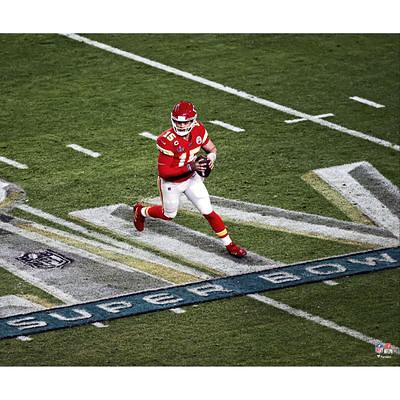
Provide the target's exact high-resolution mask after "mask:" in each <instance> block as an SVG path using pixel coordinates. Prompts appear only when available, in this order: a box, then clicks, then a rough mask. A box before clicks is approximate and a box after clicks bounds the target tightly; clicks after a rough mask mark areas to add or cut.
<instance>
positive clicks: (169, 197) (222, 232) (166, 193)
mask: <svg viewBox="0 0 400 400" xmlns="http://www.w3.org/2000/svg"><path fill="white" fill-rule="evenodd" d="M171 123H172V127H171V128H169V129H168V130H166V131H164V132H163V133H161V135H160V136H158V138H157V149H158V151H159V154H158V189H159V192H160V196H161V202H162V204H161V205H157V206H149V207H145V206H144V205H143V204H141V203H136V204H135V205H134V207H133V213H134V216H133V222H134V225H135V227H136V229H137V230H138V231H143V229H144V223H145V218H148V217H150V218H161V219H164V220H172V219H173V218H174V217H175V216H176V214H177V212H178V208H179V198H180V195H181V194H182V193H184V194H185V195H186V197H187V198H188V199H189V200H190V201H191V202H192V203H193V204H194V206H195V207H196V208H197V209H198V210H199V211H200V213H201V214H203V216H204V217H205V218H206V219H207V221H208V222H209V224H210V226H211V228H212V229H213V230H214V232H215V233H216V235H217V236H218V237H219V238H220V239H221V240H222V242H223V244H224V245H225V246H226V249H227V250H228V252H229V253H230V254H231V255H233V256H235V257H244V256H245V255H246V254H247V252H246V250H245V249H244V248H242V247H239V246H237V245H236V244H235V243H233V242H232V240H231V238H230V237H229V235H228V231H227V229H226V227H225V224H224V222H223V221H222V219H221V217H220V216H219V215H218V214H217V213H216V212H215V211H214V210H213V208H212V205H211V202H210V196H209V194H208V191H207V189H206V187H205V185H204V183H203V180H204V178H202V177H200V175H199V173H200V174H203V173H204V172H205V171H206V170H207V169H213V168H214V163H215V160H216V158H217V148H216V147H215V145H214V143H213V142H212V141H211V140H210V138H209V136H208V133H207V130H206V128H205V127H204V125H203V124H202V123H201V122H200V121H198V120H197V111H196V109H195V107H194V106H193V104H192V103H189V102H186V101H181V102H179V103H177V104H175V106H174V108H173V109H172V112H171ZM201 149H203V150H205V152H206V153H208V154H207V159H203V160H197V159H196V158H197V153H199V151H200V150H201ZM208 172H209V171H208Z"/></svg>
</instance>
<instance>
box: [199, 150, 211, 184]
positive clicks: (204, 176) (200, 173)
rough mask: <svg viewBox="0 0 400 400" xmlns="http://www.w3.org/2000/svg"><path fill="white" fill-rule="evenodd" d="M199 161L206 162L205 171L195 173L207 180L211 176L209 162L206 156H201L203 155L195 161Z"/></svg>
mask: <svg viewBox="0 0 400 400" xmlns="http://www.w3.org/2000/svg"><path fill="white" fill-rule="evenodd" d="M199 160H205V161H206V162H207V168H206V169H205V171H197V173H198V174H199V175H200V176H201V177H203V178H207V177H208V176H209V175H210V174H211V168H210V160H209V159H208V158H207V157H206V156H203V155H200V156H197V157H196V161H199Z"/></svg>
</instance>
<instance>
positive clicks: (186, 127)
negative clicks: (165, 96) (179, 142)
mask: <svg viewBox="0 0 400 400" xmlns="http://www.w3.org/2000/svg"><path fill="white" fill-rule="evenodd" d="M171 123H172V127H173V128H174V132H175V133H176V134H177V135H179V136H186V135H188V134H189V133H190V131H191V130H192V129H193V128H194V126H195V124H196V117H194V118H189V119H187V118H186V117H184V116H178V117H173V116H172V114H171ZM181 125H182V126H181Z"/></svg>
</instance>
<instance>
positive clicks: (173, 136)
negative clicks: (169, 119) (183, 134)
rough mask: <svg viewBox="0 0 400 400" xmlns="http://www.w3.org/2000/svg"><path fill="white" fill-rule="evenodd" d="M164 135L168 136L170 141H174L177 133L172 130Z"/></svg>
mask: <svg viewBox="0 0 400 400" xmlns="http://www.w3.org/2000/svg"><path fill="white" fill-rule="evenodd" d="M164 137H166V138H167V139H168V140H169V141H170V142H172V141H173V140H174V139H175V138H176V136H175V134H174V133H172V132H171V133H166V134H165V135H164Z"/></svg>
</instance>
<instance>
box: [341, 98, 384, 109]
mask: <svg viewBox="0 0 400 400" xmlns="http://www.w3.org/2000/svg"><path fill="white" fill-rule="evenodd" d="M349 99H351V100H355V101H358V102H359V103H363V104H367V105H368V106H371V107H375V108H384V107H385V106H384V105H383V104H379V103H375V102H374V101H371V100H367V99H363V98H362V97H358V96H353V97H349Z"/></svg>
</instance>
